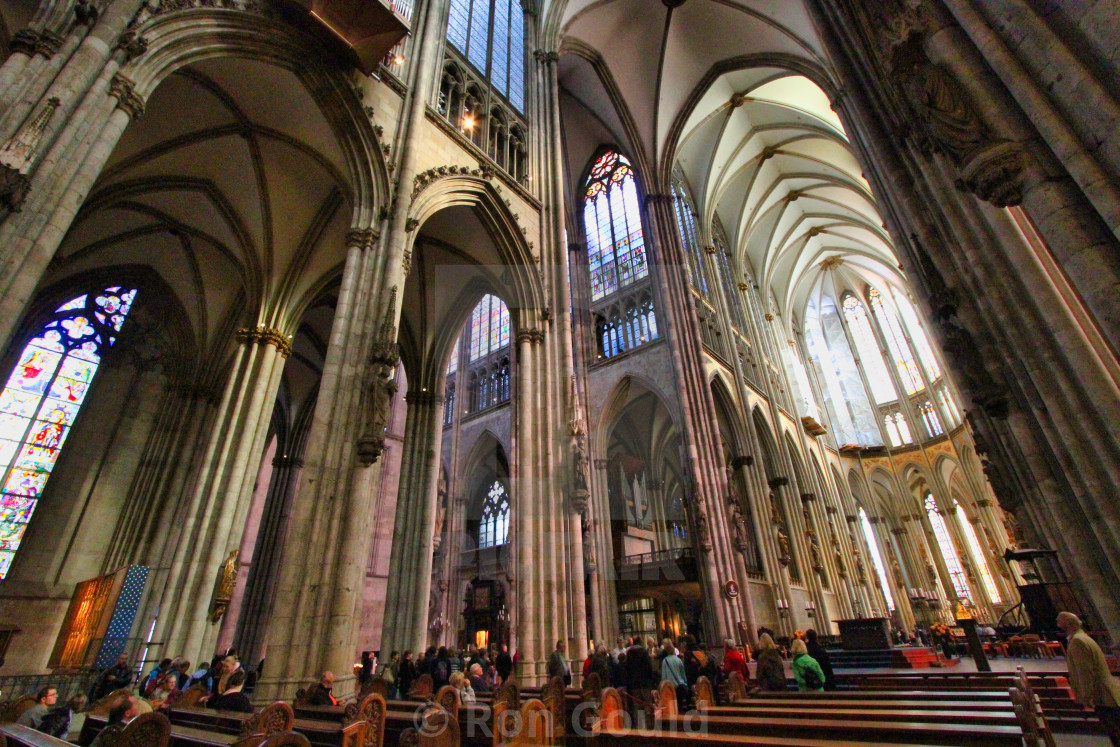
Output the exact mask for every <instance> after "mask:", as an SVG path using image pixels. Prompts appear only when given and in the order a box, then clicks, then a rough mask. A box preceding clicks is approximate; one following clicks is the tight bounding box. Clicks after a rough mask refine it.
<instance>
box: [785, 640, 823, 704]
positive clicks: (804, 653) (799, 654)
mask: <svg viewBox="0 0 1120 747" xmlns="http://www.w3.org/2000/svg"><path fill="white" fill-rule="evenodd" d="M789 651H790V654H792V655H793V678H794V679H795V680H797V689H798V690H801V691H803V692H804V691H810V692H812V691H820V690H824V672H822V671H821V666H820V664H818V663H817V660H816V659H814V658H813V657H812V656H809V651H808V650H807V649H806V647H805V641H803V640H801V639H800V638H796V639H794V641H793V643H792V644H791V645H790V648H789Z"/></svg>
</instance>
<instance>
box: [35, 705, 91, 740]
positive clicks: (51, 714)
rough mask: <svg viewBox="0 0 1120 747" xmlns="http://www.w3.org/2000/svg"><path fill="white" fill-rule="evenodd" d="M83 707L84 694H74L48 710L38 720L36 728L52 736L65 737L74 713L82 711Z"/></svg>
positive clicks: (68, 731)
mask: <svg viewBox="0 0 1120 747" xmlns="http://www.w3.org/2000/svg"><path fill="white" fill-rule="evenodd" d="M85 708H86V696H84V695H75V696H74V697H73V698H70V700H68V701H66V702H65V703H63V704H62V705H60V706H55V707H54V708H52V709H51V710H50V711H48V712H47V715H45V716H43V720H42V721H40V722H39V726H38V729H39V731H41V732H43V733H44V734H50V735H51V736H52V737H58V738H59V739H66V737H67V736H68V735H69V734H70V723H71V722H72V721H73V720H74V714H75V713H78V712H79V711H84V710H85Z"/></svg>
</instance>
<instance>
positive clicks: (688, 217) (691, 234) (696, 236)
mask: <svg viewBox="0 0 1120 747" xmlns="http://www.w3.org/2000/svg"><path fill="white" fill-rule="evenodd" d="M673 203H674V206H675V207H676V211H677V228H678V230H679V231H680V233H681V243H682V244H683V245H684V250H685V253H686V254H687V255H688V275H689V280H690V281H691V282H692V287H693V288H695V289H696V290H698V291H700V293H701V294H702V295H703V296H704V297H705V298H708V276H707V272H706V268H705V267H704V250H703V249H702V248H701V246H700V232H699V231H698V230H696V209H695V208H694V207H693V205H692V200H691V199H689V196H688V191H687V190H686V189H685V186H684V177H683V176H681V175H680V174H679V173H677V174H674V179H673Z"/></svg>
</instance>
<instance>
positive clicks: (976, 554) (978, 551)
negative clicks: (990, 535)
mask: <svg viewBox="0 0 1120 747" xmlns="http://www.w3.org/2000/svg"><path fill="white" fill-rule="evenodd" d="M953 505H955V506H956V507H957V517H958V518H960V520H961V529H963V530H964V538H965V540H967V541H968V549H969V551H970V552H971V553H972V563H973V565H975V566H976V567H977V568H979V569H980V580H981V581H983V582H984V588H985V589H986V590H987V591H988V598H989V599H991V600H992V603H993V604H999V603H1000V602H1002V601H1003V600H1002V599H1001V598H1000V595H999V587H997V586H996V582H995V579H994V578H992V571H991V569H989V568H988V558H987V556H986V555H984V549H983V547H982V546H981V545H980V538H979V537H977V536H976V528H975V527H973V526H972V522H971V521H969V520H968V517H967V516H965V514H964V511H962V510H961V504H960V503H958V502H957V501H953Z"/></svg>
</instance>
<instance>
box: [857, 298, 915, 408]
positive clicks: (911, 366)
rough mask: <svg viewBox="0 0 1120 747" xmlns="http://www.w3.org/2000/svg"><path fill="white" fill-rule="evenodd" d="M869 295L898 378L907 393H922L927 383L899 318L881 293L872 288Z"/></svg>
mask: <svg viewBox="0 0 1120 747" xmlns="http://www.w3.org/2000/svg"><path fill="white" fill-rule="evenodd" d="M867 295H868V297H869V298H870V300H871V310H872V312H874V314H875V318H876V319H878V320H879V325H880V326H881V327H882V328H883V336H884V337H886V338H887V348H889V349H890V351H891V358H893V359H894V365H895V366H896V367H897V368H898V378H899V379H900V380H901V381H902V385H903V386H904V387H906V393H907V394H914V393H915V392H920V391H922V390H923V389H925V388H926V383H925V381H924V380H923V379H922V372H921V370H920V369H919V368H918V362H917V361H916V360H914V353H913V352H912V351H911V350H910V343H909V342H908V341H907V340H906V335H905V334H903V332H902V325H901V324H899V322H898V317H897V316H895V313H894V312H893V311H891V310H890V308H889V307H887V305H886V304H885V303H883V297H882V295H880V293H879V291H877V290H875V289H874V288H872V289H871V291H870V292H869V293H868V294H867Z"/></svg>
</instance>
